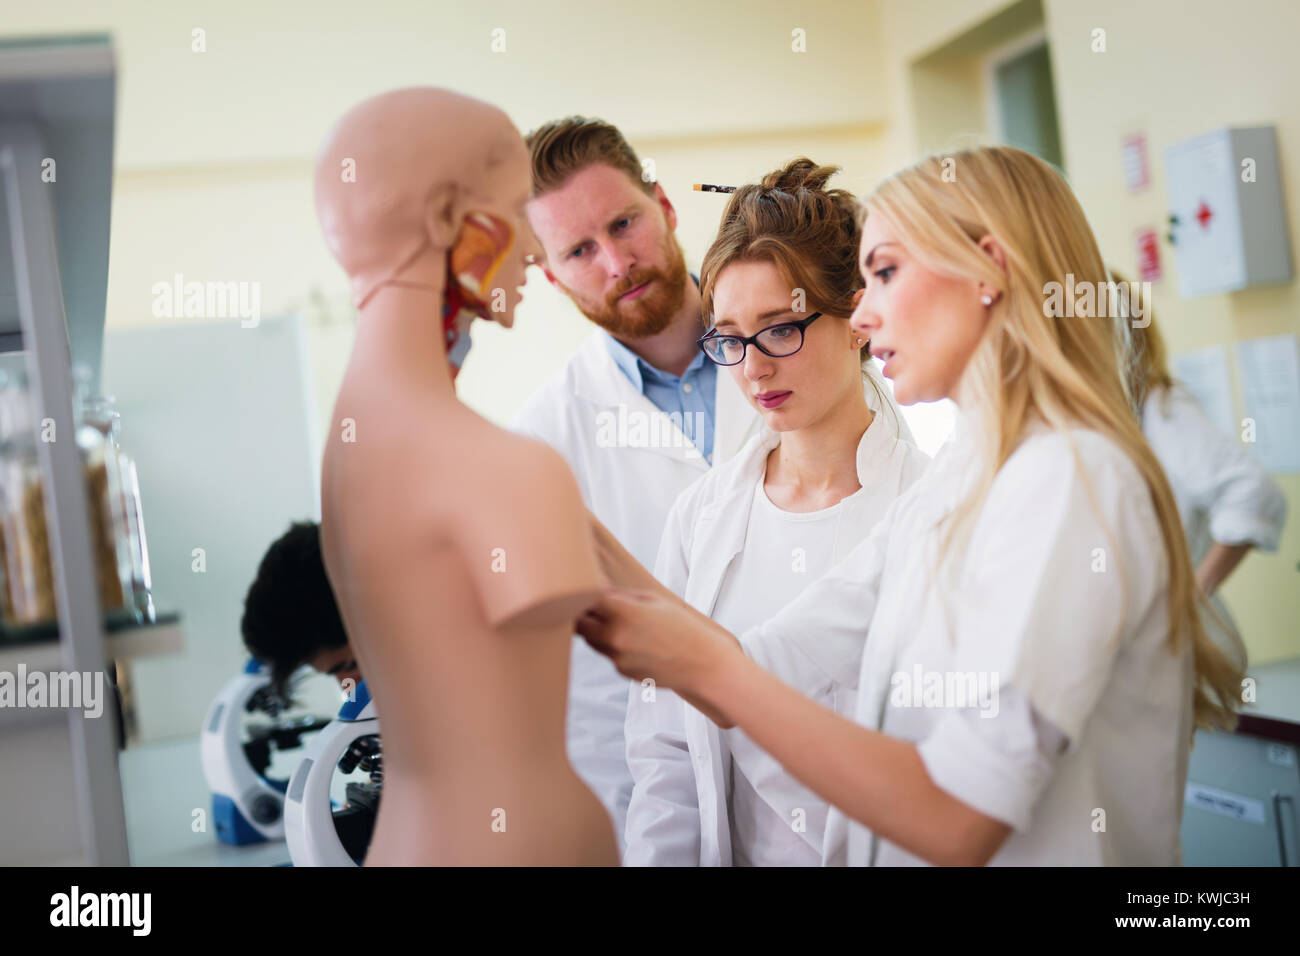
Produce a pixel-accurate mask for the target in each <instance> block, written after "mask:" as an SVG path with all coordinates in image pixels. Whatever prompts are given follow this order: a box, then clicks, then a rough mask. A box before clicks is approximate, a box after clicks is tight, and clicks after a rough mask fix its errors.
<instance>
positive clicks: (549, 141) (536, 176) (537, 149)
mask: <svg viewBox="0 0 1300 956" xmlns="http://www.w3.org/2000/svg"><path fill="white" fill-rule="evenodd" d="M524 142H525V143H527V144H528V151H529V153H530V155H531V158H532V167H533V197H534V198H536V197H538V196H541V195H544V194H546V193H548V192H551V191H552V190H554V189H559V188H560V187H561V186H563V185H564V184H565V183H566V182H568V181H569V177H570V176H572V175H573V174H574V173H576V172H579V171H581V170H583V169H586V168H587V167H588V166H590V165H592V164H593V163H604V164H605V165H607V166H613V167H614V168H615V169H618V170H621V171H623V172H625V173H627V175H628V178H629V179H631V180H632V181H633V182H634V183H636V184H637V186H638V187H639V188H640V189H641V190H642V191H643V192H645V193H647V194H649V193H652V192H653V191H654V183H653V182H647V181H646V179H645V178H644V177H643V175H642V172H641V160H639V159H638V158H637V155H636V150H634V149H633V148H632V147H631V146H629V145H628V142H627V140H626V139H624V138H623V134H622V133H620V132H619V131H618V127H616V126H611V125H610V124H609V123H606V122H605V121H604V120H598V119H588V118H587V117H585V116H569V117H566V118H565V119H559V120H553V121H551V122H550V123H546V124H545V125H543V126H539V127H538V128H537V129H535V130H533V131H532V132H531V133H529V134H528V135H527V136H526V137H524Z"/></svg>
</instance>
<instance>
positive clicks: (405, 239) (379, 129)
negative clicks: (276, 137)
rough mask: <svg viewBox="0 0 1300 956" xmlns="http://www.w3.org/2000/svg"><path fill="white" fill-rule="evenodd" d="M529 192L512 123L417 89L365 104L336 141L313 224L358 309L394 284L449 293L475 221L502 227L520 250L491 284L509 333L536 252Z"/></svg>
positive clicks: (319, 171) (329, 142)
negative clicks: (458, 250)
mask: <svg viewBox="0 0 1300 956" xmlns="http://www.w3.org/2000/svg"><path fill="white" fill-rule="evenodd" d="M530 186H531V180H530V170H529V159H528V151H527V149H526V147H525V146H524V141H523V138H522V137H521V136H520V135H519V131H518V130H517V129H515V127H514V125H513V124H512V123H511V122H510V119H509V117H507V116H506V114H505V113H503V112H502V111H501V110H499V109H497V108H496V107H495V106H491V105H490V104H488V103H484V102H482V101H480V100H476V99H473V98H471V97H468V96H464V95H462V94H459V93H454V92H452V91H450V90H443V89H437V88H434V87H412V88H409V89H403V90H394V91H392V92H389V93H384V94H381V95H379V96H376V97H373V98H371V99H369V100H366V101H365V102H363V103H361V104H359V105H358V106H355V107H353V108H352V109H351V110H350V111H348V113H347V114H346V115H344V117H343V118H342V119H341V120H339V122H338V123H337V124H336V125H335V126H334V128H333V129H332V130H331V131H330V133H329V135H328V137H327V138H326V140H325V144H324V145H323V146H322V148H321V150H320V153H319V155H318V156H317V160H316V172H315V192H316V214H317V217H318V218H319V220H320V224H321V228H322V230H323V231H324V234H325V242H326V244H327V245H328V246H329V249H330V252H331V253H333V255H334V257H335V258H336V259H337V260H338V262H339V264H340V265H341V266H342V267H343V268H344V270H345V271H346V272H347V273H348V276H349V278H350V280H351V283H352V296H353V302H354V303H355V304H357V305H358V306H360V304H361V303H362V302H364V301H366V299H367V298H368V297H369V296H370V295H371V294H372V293H373V292H375V291H376V290H377V289H378V288H379V287H380V286H381V285H382V284H383V283H384V282H386V281H388V280H392V279H400V280H402V281H404V282H409V283H414V284H418V285H427V286H429V287H431V288H433V289H436V290H439V291H441V290H442V289H444V288H445V285H446V279H447V274H446V269H447V254H448V252H449V250H450V249H451V248H452V247H453V246H454V245H455V244H456V241H457V238H458V237H459V236H460V234H461V230H462V226H463V224H464V222H465V219H466V217H467V216H468V215H469V214H470V213H473V212H485V213H490V214H492V215H494V216H496V217H498V218H500V219H501V220H503V221H504V222H506V223H508V224H509V225H510V227H511V228H512V229H513V230H514V233H515V242H514V244H513V246H512V247H511V249H510V254H509V256H508V258H507V260H506V261H504V262H503V263H502V264H501V267H500V269H499V271H498V272H497V273H495V274H494V276H493V280H492V283H491V285H492V286H493V290H494V291H497V292H499V293H500V300H501V303H502V305H503V306H504V308H500V309H498V308H496V307H494V308H493V314H492V317H493V318H494V319H497V320H498V321H501V322H502V324H504V325H507V326H509V325H510V324H512V322H513V314H514V306H515V305H516V304H517V303H518V301H519V292H518V288H519V286H521V285H522V284H523V281H524V259H525V257H526V256H528V255H530V254H534V253H536V252H537V251H539V250H537V249H536V246H535V240H534V239H533V236H532V232H531V229H530V228H529V227H528V223H527V219H526V218H525V216H524V204H525V203H526V202H527V200H528V196H529V190H530Z"/></svg>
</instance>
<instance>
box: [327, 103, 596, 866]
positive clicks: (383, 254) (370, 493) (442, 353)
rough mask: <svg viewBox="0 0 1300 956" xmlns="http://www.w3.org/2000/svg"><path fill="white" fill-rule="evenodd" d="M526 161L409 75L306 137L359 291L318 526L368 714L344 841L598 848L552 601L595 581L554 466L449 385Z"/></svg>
mask: <svg viewBox="0 0 1300 956" xmlns="http://www.w3.org/2000/svg"><path fill="white" fill-rule="evenodd" d="M529 185H530V183H529V160H528V153H527V150H526V148H525V146H524V143H523V139H522V138H521V137H520V135H519V132H518V131H517V130H516V129H515V127H514V126H513V124H511V122H510V120H509V119H508V118H507V117H506V115H505V114H504V113H502V112H501V111H500V110H498V109H496V108H495V107H492V106H489V105H488V104H486V103H482V102H480V101H478V100H474V99H470V98H468V97H465V96H461V95H459V94H456V93H452V92H450V91H447V90H439V89H432V88H414V89H406V90H397V91H394V92H391V93H387V94H384V95H382V96H378V97H375V98H373V99H370V100H367V101H366V102H364V103H362V104H361V105H359V106H357V107H355V108H354V109H353V110H352V111H351V112H349V113H348V114H347V115H346V116H344V117H343V119H342V120H341V121H340V122H339V123H338V125H337V126H336V127H335V128H334V129H333V130H332V131H331V132H330V135H329V137H328V139H327V141H326V143H325V145H324V147H323V148H322V150H321V153H320V155H319V157H318V158H317V165H316V211H317V215H318V216H319V218H320V222H321V227H322V229H323V230H324V233H325V238H326V242H327V244H328V245H329V248H330V251H331V252H333V254H334V256H335V258H337V259H338V261H339V263H340V264H341V265H342V266H343V268H344V269H345V270H346V271H347V273H348V275H349V277H350V278H351V282H352V292H353V298H354V302H355V303H356V304H357V307H358V309H359V317H358V320H357V332H356V339H355V342H354V344H353V347H352V354H351V357H350V359H349V362H348V367H347V371H346V373H345V375H344V378H343V384H342V386H341V388H340V390H339V395H338V399H337V402H336V403H335V406H334V418H333V422H332V425H331V433H330V434H329V436H328V440H327V442H326V447H325V455H324V462H323V465H322V474H321V512H322V522H321V541H322V547H323V551H324V557H325V566H326V569H327V571H328V573H329V578H330V583H331V584H332V585H333V588H334V593H335V595H336V596H337V598H338V602H339V606H340V609H341V611H342V615H343V620H344V623H345V625H346V627H347V631H348V634H349V636H350V638H351V640H352V644H353V647H354V648H355V649H356V652H357V657H358V660H359V663H360V665H361V670H362V673H364V674H365V675H366V682H367V685H368V687H369V689H370V691H371V693H372V695H373V696H374V699H375V701H376V704H377V707H378V710H379V714H380V717H381V720H382V722H383V735H384V792H383V800H382V801H381V804H380V810H379V816H378V820H377V822H376V826H375V832H374V837H373V840H372V841H371V845H370V851H369V854H368V856H367V858H366V862H367V864H413V865H438V864H450V865H464V864H616V863H617V862H618V850H617V847H616V843H615V840H614V833H613V828H612V826H611V823H610V819H609V816H608V814H607V813H606V812H605V810H604V808H603V807H601V805H600V803H599V802H598V801H597V800H596V797H595V796H594V795H593V794H592V793H591V791H590V790H588V789H587V787H586V786H585V785H584V784H583V783H582V781H581V780H579V778H578V777H577V775H576V774H575V773H574V772H573V769H572V767H571V766H570V765H569V762H568V759H567V757H566V755H565V738H564V719H565V704H566V695H567V688H568V668H569V652H570V641H571V640H572V634H573V626H574V620H575V618H576V617H578V616H579V615H580V614H581V612H582V610H583V609H584V608H585V607H586V606H588V605H589V604H590V603H591V601H592V599H593V598H594V597H595V595H596V594H597V593H598V592H599V590H600V589H601V588H602V586H603V585H604V579H603V578H602V576H601V573H600V571H599V570H598V568H597V565H596V560H595V556H594V553H593V549H592V544H591V540H590V537H589V536H588V533H587V530H586V523H585V512H584V511H583V507H582V502H581V499H580V498H579V495H578V490H577V487H576V485H575V483H574V480H573V476H572V474H571V473H570V472H569V470H568V468H567V466H566V465H565V464H564V462H563V460H562V459H561V458H560V457H559V455H558V454H557V453H555V452H554V451H552V450H551V449H550V448H548V447H546V446H545V445H542V444H540V443H538V442H534V441H532V440H530V439H526V438H522V437H519V436H516V435H513V434H511V433H509V432H506V431H503V430H502V429H500V428H497V427H496V426H494V425H492V424H490V423H489V422H487V421H485V420H484V419H483V418H481V417H479V416H478V415H476V414H475V413H474V412H472V411H470V410H469V409H468V408H466V407H465V406H464V405H462V404H461V403H460V402H459V401H458V400H457V398H456V393H455V388H454V386H453V380H454V379H455V376H456V370H457V368H458V367H459V365H460V360H461V359H462V358H463V356H464V352H465V350H466V348H467V347H468V341H469V339H468V325H469V322H470V321H472V319H473V318H474V317H476V316H478V317H482V318H487V319H489V320H492V321H497V322H500V323H501V324H502V325H504V326H506V327H507V328H509V327H510V326H511V325H512V324H513V321H514V318H513V316H514V308H515V306H516V305H517V304H518V302H519V299H520V293H519V289H520V287H521V286H522V285H523V283H524V269H525V265H526V260H527V258H528V257H529V256H530V255H532V254H540V249H538V248H537V247H536V245H535V243H536V240H535V239H534V237H533V235H532V232H531V230H530V228H529V227H528V223H527V219H526V218H525V216H524V203H525V202H526V200H527V199H528V196H529Z"/></svg>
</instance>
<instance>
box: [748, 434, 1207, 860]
mask: <svg viewBox="0 0 1300 956" xmlns="http://www.w3.org/2000/svg"><path fill="white" fill-rule="evenodd" d="M957 427H958V431H957V433H956V434H955V435H954V437H953V438H952V439H950V440H949V442H948V443H947V444H946V445H945V446H944V447H943V448H942V449H941V450H940V452H939V454H938V455H937V456H936V458H935V460H934V463H933V464H932V465H931V466H930V468H929V469H928V470H927V472H926V473H925V474H924V475H922V477H921V478H920V480H918V481H917V482H916V484H914V485H913V486H912V487H911V488H910V489H909V490H908V491H907V492H905V493H904V494H903V495H902V496H901V497H900V498H899V499H898V500H897V501H895V503H894V504H893V505H892V506H891V508H890V509H889V512H888V513H887V514H886V516H885V518H884V519H883V520H882V521H881V522H880V524H879V525H877V527H876V528H875V530H874V531H873V532H872V533H871V535H870V537H868V539H867V540H866V541H864V542H863V543H862V544H861V545H859V547H858V548H857V549H856V550H855V551H854V552H853V553H851V554H850V555H849V556H848V558H847V559H845V561H843V562H842V563H841V564H840V565H839V566H837V567H836V568H834V569H832V570H831V571H830V572H828V573H827V574H826V575H824V576H823V577H821V578H819V579H818V580H817V581H815V582H814V583H813V584H812V585H810V586H809V587H808V589H807V590H805V591H804V592H803V593H802V594H801V595H800V596H799V597H798V598H797V599H796V600H795V601H793V602H792V603H791V604H790V605H789V606H788V607H786V608H785V609H784V610H783V611H781V612H780V613H779V614H778V615H776V616H775V617H773V618H772V619H770V620H769V621H767V622H766V623H764V624H762V625H759V626H758V627H755V628H753V629H751V630H750V631H748V632H746V633H745V634H744V635H742V636H741V642H742V646H743V647H744V648H745V650H746V652H747V653H748V654H750V655H751V656H752V657H753V658H754V659H755V660H757V661H758V662H759V663H762V664H763V665H764V666H765V667H767V668H768V669H771V670H776V669H778V668H788V667H793V666H805V667H807V666H811V667H815V668H817V669H818V670H820V671H821V672H822V673H823V674H824V675H825V679H826V680H828V681H830V680H836V681H840V682H845V681H848V680H850V679H852V675H853V674H854V673H857V674H858V675H859V688H858V700H857V711H856V718H855V719H856V720H857V722H859V723H861V724H863V725H864V726H867V727H870V728H872V729H875V730H880V731H883V732H885V733H887V734H890V735H891V736H893V737H897V738H900V739H903V740H907V741H912V742H914V743H915V744H916V745H917V750H918V753H919V755H920V757H921V759H922V761H923V762H924V764H925V767H926V770H927V772H928V774H929V776H930V778H931V779H932V780H933V781H934V782H935V783H936V784H937V785H938V786H939V787H941V788H943V789H944V790H946V791H948V792H949V793H951V794H953V795H954V796H955V797H957V798H958V799H959V800H962V801H963V802H965V803H966V804H968V805H969V806H972V807H974V808H976V809H977V810H980V811H981V812H983V813H985V814H987V815H989V816H992V817H994V818H995V819H998V820H1001V821H1003V822H1005V823H1007V824H1009V825H1010V826H1011V827H1012V828H1013V830H1012V833H1011V834H1010V836H1009V837H1008V838H1007V840H1006V841H1005V842H1004V843H1003V845H1002V847H1001V848H1000V849H999V851H998V852H997V853H996V854H995V855H994V857H993V859H992V861H991V862H992V863H994V864H999V865H1056V866H1061V865H1066V866H1068V865H1088V864H1093V865H1096V864H1108V865H1115V864H1119V865H1126V864H1145V865H1170V864H1176V863H1178V862H1179V861H1180V859H1181V857H1180V851H1179V826H1180V822H1181V816H1182V805H1183V788H1184V786H1185V783H1186V776H1187V757H1188V751H1189V747H1190V742H1191V734H1192V726H1193V725H1192V689H1193V684H1192V678H1193V662H1192V653H1191V648H1190V642H1189V641H1188V640H1186V639H1184V640H1183V641H1182V643H1181V644H1180V645H1179V650H1178V652H1177V653H1171V652H1170V650H1169V648H1168V645H1167V642H1166V626H1167V620H1168V618H1167V581H1168V569H1167V565H1166V562H1165V560H1164V552H1163V545H1162V543H1161V536H1160V529H1159V526H1158V523H1157V521H1156V517H1155V511H1154V508H1153V507H1152V504H1151V500H1150V495H1149V494H1148V492H1147V488H1146V484H1145V482H1144V481H1143V480H1142V478H1141V475H1140V473H1139V472H1138V470H1137V468H1136V467H1135V466H1134V465H1133V463H1132V461H1131V460H1130V459H1129V458H1128V457H1127V456H1126V455H1125V454H1124V453H1123V452H1122V451H1121V450H1120V449H1119V447H1118V446H1117V445H1115V444H1114V443H1113V442H1111V441H1110V440H1109V439H1107V438H1105V437H1103V436H1102V435H1100V434H1098V433H1096V432H1091V431H1086V430H1083V429H1073V430H1071V431H1069V432H1065V433H1061V432H1054V431H1051V430H1049V429H1047V427H1046V426H1044V425H1041V424H1040V425H1038V426H1036V427H1035V428H1034V429H1033V430H1032V431H1031V432H1030V433H1028V434H1027V436H1026V437H1025V438H1024V440H1023V441H1022V442H1021V443H1020V444H1019V446H1018V447H1017V448H1016V449H1015V451H1014V452H1013V453H1012V455H1011V457H1010V458H1009V459H1008V461H1007V462H1006V463H1005V464H1004V465H1003V467H1002V468H1001V470H1000V471H999V473H998V475H997V476H996V478H995V479H994V482H993V485H992V487H991V488H990V490H989V492H988V495H987V497H986V498H985V500H984V502H983V504H982V505H981V507H980V508H979V510H978V513H977V515H976V516H975V520H974V523H973V524H972V525H971V526H969V527H968V532H969V533H968V536H967V537H966V538H965V540H964V542H959V543H958V544H957V545H954V547H955V548H956V549H957V550H956V551H955V553H954V554H953V555H952V561H953V562H954V564H953V566H951V567H950V568H949V569H947V570H946V571H945V572H944V575H943V576H942V577H936V574H935V560H936V556H937V554H938V547H939V544H940V541H941V539H942V535H943V533H944V529H943V527H942V526H941V525H939V521H940V520H941V519H942V518H943V516H945V515H946V514H948V513H950V511H951V509H952V508H953V506H954V505H955V504H957V503H958V502H959V501H961V500H963V499H964V498H965V496H966V494H967V493H968V492H969V489H970V487H971V485H972V483H973V481H974V480H975V479H976V478H977V476H978V468H977V462H978V457H977V456H978V454H979V453H980V449H979V443H978V440H977V435H976V428H975V425H974V423H973V422H972V421H971V420H970V418H969V416H962V417H961V418H960V419H959V422H958V426H957ZM864 642H865V647H864ZM965 674H970V675H973V677H974V678H975V679H976V680H978V679H979V678H980V676H981V675H982V676H983V677H984V678H985V679H988V680H990V681H993V683H991V685H990V686H993V687H997V688H999V695H998V697H997V698H994V700H995V701H997V702H999V708H998V709H997V712H996V714H995V715H994V716H990V717H984V716H981V713H980V712H981V709H982V708H981V706H964V707H963V706H960V705H961V703H962V702H961V701H960V700H955V699H952V698H945V699H940V700H927V699H926V698H925V697H920V698H917V697H914V696H912V695H911V692H910V688H911V687H913V686H915V687H916V688H922V687H927V686H928V682H929V681H930V679H931V675H937V678H938V680H940V681H947V680H951V679H952V678H955V677H958V676H960V675H965ZM995 677H996V680H994V678H995ZM918 704H929V705H930V706H918ZM935 704H947V705H950V706H934V705H935ZM986 709H988V710H989V712H992V710H993V709H992V708H986ZM1043 728H1046V730H1044V729H1043ZM1052 732H1055V733H1057V734H1060V735H1064V738H1065V740H1066V742H1067V749H1066V750H1065V751H1064V752H1063V753H1060V754H1057V753H1054V752H1047V753H1045V752H1044V751H1045V749H1049V748H1045V747H1044V745H1043V741H1044V739H1047V738H1048V737H1049V736H1050V733H1052ZM823 862H825V863H827V864H829V865H837V864H842V863H848V864H852V865H863V864H873V863H874V864H878V865H888V864H917V863H920V862H922V861H920V860H919V859H918V858H916V857H915V856H913V855H911V854H909V853H907V852H906V851H905V850H903V849H902V848H900V847H898V846H896V845H894V844H891V843H889V842H888V841H885V840H882V839H879V838H877V837H876V835H875V834H873V833H872V832H871V831H870V830H868V829H867V828H866V827H864V826H862V825H860V824H858V823H856V822H855V821H851V820H849V819H847V818H846V817H845V816H844V814H843V813H842V812H840V811H839V810H836V809H833V810H832V811H831V814H830V818H829V820H828V823H827V828H826V837H825V842H824V845H823Z"/></svg>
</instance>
